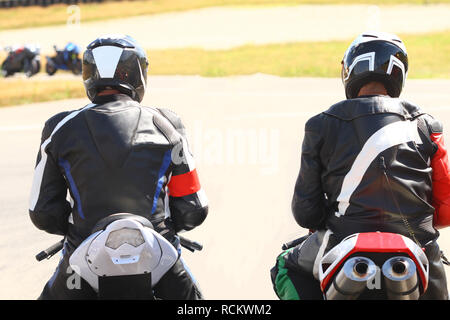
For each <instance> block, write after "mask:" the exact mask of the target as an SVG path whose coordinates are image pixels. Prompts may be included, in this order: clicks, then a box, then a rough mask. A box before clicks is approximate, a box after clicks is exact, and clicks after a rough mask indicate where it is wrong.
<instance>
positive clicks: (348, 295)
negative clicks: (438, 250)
mask: <svg viewBox="0 0 450 320" xmlns="http://www.w3.org/2000/svg"><path fill="white" fill-rule="evenodd" d="M428 270H429V263H428V259H427V257H426V255H425V253H424V252H423V250H422V248H421V247H420V246H419V245H417V244H416V243H415V242H413V241H412V240H411V239H409V238H407V237H404V236H402V235H399V234H394V233H385V232H368V233H358V234H354V235H351V236H349V237H347V238H345V239H344V240H343V241H342V242H341V243H339V244H338V245H337V246H335V247H334V248H333V249H331V250H330V251H329V252H328V253H327V254H326V255H324V256H323V257H322V259H321V261H320V264H319V280H320V286H321V289H322V292H323V293H324V297H325V298H326V299H327V300H356V299H360V300H371V299H384V300H417V299H419V297H420V296H421V295H422V294H423V293H424V292H425V291H426V290H427V286H428Z"/></svg>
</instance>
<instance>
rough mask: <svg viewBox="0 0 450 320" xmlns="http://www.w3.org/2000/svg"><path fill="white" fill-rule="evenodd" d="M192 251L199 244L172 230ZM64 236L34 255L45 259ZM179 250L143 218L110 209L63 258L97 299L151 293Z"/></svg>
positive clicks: (59, 246)
mask: <svg viewBox="0 0 450 320" xmlns="http://www.w3.org/2000/svg"><path fill="white" fill-rule="evenodd" d="M177 237H178V239H179V241H180V244H181V246H183V247H185V248H187V249H188V250H190V251H192V252H194V251H196V250H198V251H200V250H202V249H203V247H202V245H201V244H199V243H197V242H194V241H190V240H188V239H186V238H184V237H181V236H177ZM63 246H64V239H63V240H61V241H60V242H58V243H56V244H55V245H53V246H51V247H50V248H48V249H46V250H44V251H42V252H40V253H39V254H38V255H36V259H37V260H38V261H42V260H43V259H46V258H47V259H49V258H50V257H52V256H53V255H54V254H55V253H57V252H58V251H59V250H61V249H63ZM178 257H179V252H178V250H177V249H176V248H175V246H174V245H173V244H172V243H170V242H169V241H168V240H166V239H165V238H164V237H163V236H161V235H160V234H159V233H157V232H156V231H155V230H154V229H153V226H152V224H151V222H150V221H149V220H147V219H146V218H144V217H141V216H136V215H132V214H114V215H111V216H108V217H106V218H104V219H102V220H100V221H99V222H98V223H97V225H96V226H95V227H94V229H93V230H92V233H91V235H90V236H89V237H88V238H86V239H85V240H84V241H83V242H82V243H81V244H80V245H79V246H78V247H77V248H76V249H75V251H74V252H73V253H72V255H71V256H70V258H69V263H70V267H71V269H72V270H73V271H74V272H75V273H76V274H77V275H78V276H80V277H81V278H82V279H84V280H86V281H87V282H88V283H89V285H90V286H91V287H92V288H93V289H94V290H95V291H96V292H97V294H98V298H99V299H154V298H155V297H154V296H153V293H152V288H153V287H154V286H155V285H156V283H157V282H158V281H159V280H160V279H161V277H162V276H163V275H164V274H165V273H166V272H167V271H168V270H169V269H170V268H171V267H172V266H173V265H174V264H175V262H176V261H177V259H178Z"/></svg>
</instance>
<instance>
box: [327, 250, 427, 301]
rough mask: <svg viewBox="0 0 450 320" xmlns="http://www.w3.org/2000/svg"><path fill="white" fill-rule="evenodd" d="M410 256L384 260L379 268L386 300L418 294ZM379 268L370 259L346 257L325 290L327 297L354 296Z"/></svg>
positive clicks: (363, 288) (411, 298)
mask: <svg viewBox="0 0 450 320" xmlns="http://www.w3.org/2000/svg"><path fill="white" fill-rule="evenodd" d="M416 270H417V269H416V264H415V263H414V261H413V260H411V259H410V258H408V257H404V256H397V257H392V258H390V259H388V260H386V261H385V262H384V264H383V266H382V268H381V272H382V275H383V278H384V288H385V291H386V293H387V297H388V299H389V300H417V299H418V298H419V296H420V291H419V282H418V277H417V272H416ZM378 272H379V268H378V267H377V265H376V264H375V263H374V262H373V261H372V260H370V259H368V258H365V257H353V258H350V259H348V260H347V261H346V262H345V263H344V265H343V267H342V268H341V270H340V271H339V273H338V274H337V275H336V276H335V277H334V280H333V282H332V284H331V285H330V287H329V288H328V290H327V292H326V298H327V300H354V299H357V298H358V297H359V296H360V295H361V293H362V292H363V291H364V290H365V289H366V288H369V286H368V284H369V283H371V282H372V281H374V279H375V277H376V276H377V273H378Z"/></svg>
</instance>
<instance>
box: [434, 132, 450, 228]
mask: <svg viewBox="0 0 450 320" xmlns="http://www.w3.org/2000/svg"><path fill="white" fill-rule="evenodd" d="M431 140H432V141H433V142H434V143H436V144H437V146H438V150H437V151H436V153H435V154H434V156H433V158H432V159H431V168H432V169H433V174H432V180H433V203H432V204H433V207H434V208H435V212H434V217H433V225H434V227H435V228H444V227H447V226H450V166H449V163H448V154H447V149H446V148H445V145H444V137H443V135H442V133H433V134H432V135H431Z"/></svg>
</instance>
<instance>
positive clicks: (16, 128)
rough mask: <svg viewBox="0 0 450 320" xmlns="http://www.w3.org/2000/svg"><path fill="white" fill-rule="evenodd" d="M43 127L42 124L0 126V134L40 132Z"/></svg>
mask: <svg viewBox="0 0 450 320" xmlns="http://www.w3.org/2000/svg"><path fill="white" fill-rule="evenodd" d="M43 127H44V123H42V124H31V125H17V126H0V132H14V131H32V130H42V128H43Z"/></svg>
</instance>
